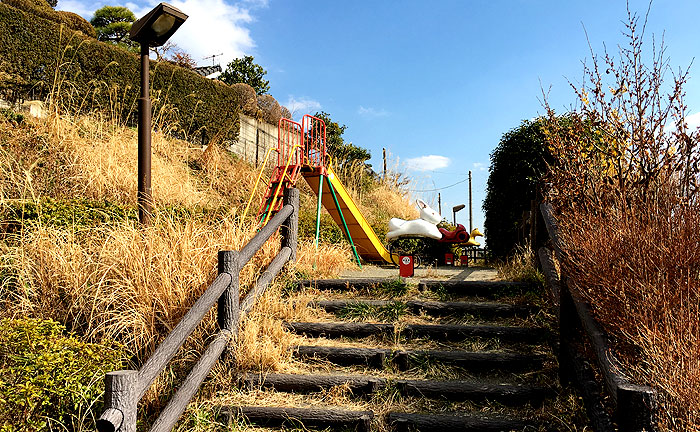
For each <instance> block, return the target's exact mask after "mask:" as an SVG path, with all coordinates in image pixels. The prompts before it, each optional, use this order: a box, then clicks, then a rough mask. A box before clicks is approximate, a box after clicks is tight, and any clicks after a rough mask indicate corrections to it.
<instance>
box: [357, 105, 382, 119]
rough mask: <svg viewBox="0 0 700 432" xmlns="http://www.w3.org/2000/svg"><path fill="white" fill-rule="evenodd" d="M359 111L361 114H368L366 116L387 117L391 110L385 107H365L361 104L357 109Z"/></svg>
mask: <svg viewBox="0 0 700 432" xmlns="http://www.w3.org/2000/svg"><path fill="white" fill-rule="evenodd" d="M357 113H358V114H359V115H361V116H366V117H386V116H388V115H389V112H388V111H387V110H385V109H384V108H381V109H377V108H372V107H369V108H365V107H363V106H360V107H359V108H358V109H357Z"/></svg>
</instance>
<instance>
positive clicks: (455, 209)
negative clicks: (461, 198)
mask: <svg viewBox="0 0 700 432" xmlns="http://www.w3.org/2000/svg"><path fill="white" fill-rule="evenodd" d="M464 207H466V206H465V205H464V204H460V205H456V206H454V207H452V222H453V223H454V226H455V227H456V226H457V212H458V211H460V210H462V209H463V208H464Z"/></svg>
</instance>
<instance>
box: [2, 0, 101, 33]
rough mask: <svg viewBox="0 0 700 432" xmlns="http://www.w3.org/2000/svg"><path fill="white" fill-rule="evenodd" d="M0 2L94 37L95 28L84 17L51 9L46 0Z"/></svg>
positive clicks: (9, 0) (4, 0) (8, 0)
mask: <svg viewBox="0 0 700 432" xmlns="http://www.w3.org/2000/svg"><path fill="white" fill-rule="evenodd" d="M2 3H5V4H8V5H10V6H13V7H16V8H17V9H21V10H23V11H25V12H30V13H32V14H34V15H37V16H40V17H42V18H45V19H47V20H50V21H53V22H56V23H59V24H65V25H66V26H68V28H70V29H72V30H75V31H79V32H81V33H83V34H84V35H85V36H90V37H93V38H94V37H96V33H95V28H94V27H93V26H92V25H91V24H90V23H89V22H87V20H86V19H85V18H83V17H81V16H80V15H78V14H76V13H73V12H67V11H56V10H53V8H52V7H51V6H49V4H48V3H47V2H46V0H2Z"/></svg>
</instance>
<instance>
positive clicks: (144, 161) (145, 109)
mask: <svg viewBox="0 0 700 432" xmlns="http://www.w3.org/2000/svg"><path fill="white" fill-rule="evenodd" d="M148 55H149V48H148V43H141V97H140V98H139V118H138V122H139V132H138V134H139V156H138V158H139V161H138V176H139V179H138V182H139V191H138V196H137V201H138V208H139V222H140V223H141V225H143V226H150V225H151V215H152V214H153V195H152V193H151V96H150V82H149V70H150V62H149V58H148Z"/></svg>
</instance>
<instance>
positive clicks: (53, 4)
mask: <svg viewBox="0 0 700 432" xmlns="http://www.w3.org/2000/svg"><path fill="white" fill-rule="evenodd" d="M46 2H47V3H48V4H49V6H51V7H52V8H56V5H57V4H58V0H46Z"/></svg>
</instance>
